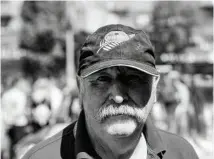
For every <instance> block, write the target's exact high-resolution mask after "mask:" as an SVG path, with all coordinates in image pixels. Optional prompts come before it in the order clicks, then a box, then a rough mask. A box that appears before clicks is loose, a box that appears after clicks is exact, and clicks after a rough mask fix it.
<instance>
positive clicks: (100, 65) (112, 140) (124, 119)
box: [24, 24, 198, 159]
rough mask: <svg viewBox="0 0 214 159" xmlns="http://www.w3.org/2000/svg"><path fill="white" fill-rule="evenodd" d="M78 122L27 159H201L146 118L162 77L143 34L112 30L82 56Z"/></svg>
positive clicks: (92, 40)
mask: <svg viewBox="0 0 214 159" xmlns="http://www.w3.org/2000/svg"><path fill="white" fill-rule="evenodd" d="M77 78H78V86H79V96H80V103H81V105H82V112H81V113H80V116H79V119H78V121H77V122H75V123H73V124H71V125H69V126H68V127H66V128H65V129H64V130H63V131H62V132H60V133H58V134H56V135H55V136H53V137H51V138H50V139H48V140H46V141H44V142H41V143H39V144H38V145H37V146H35V147H34V148H33V149H31V150H30V151H29V152H28V153H27V154H26V155H25V157H24V159H43V158H44V159H48V158H50V159H59V158H63V159H75V158H77V159H100V158H102V159H151V158H155V159H162V158H163V159H181V158H185V159H197V158H198V157H197V155H196V153H195V151H194V150H193V148H192V146H191V145H190V144H189V143H188V142H187V141H185V140H184V139H182V138H181V137H178V136H176V135H173V134H170V133H167V132H165V131H162V130H158V129H156V128H155V127H154V126H153V125H152V122H151V121H150V119H147V117H148V115H149V113H150V111H151V108H152V106H153V105H154V103H155V101H156V88H157V83H158V80H159V73H158V71H157V70H156V68H155V55H154V51H153V47H152V44H151V42H150V40H149V38H148V36H147V35H146V33H145V32H143V31H139V30H135V29H133V28H130V27H128V26H124V25H119V24H118V25H108V26H104V27H102V28H99V29H98V30H97V31H96V32H95V33H93V34H92V35H90V36H89V37H88V38H87V39H86V42H85V43H84V45H83V47H82V49H81V52H80V61H79V70H78V77H77Z"/></svg>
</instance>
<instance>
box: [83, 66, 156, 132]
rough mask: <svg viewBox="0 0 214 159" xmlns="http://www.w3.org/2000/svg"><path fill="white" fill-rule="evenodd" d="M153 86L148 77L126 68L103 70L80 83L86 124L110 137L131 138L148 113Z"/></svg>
mask: <svg viewBox="0 0 214 159" xmlns="http://www.w3.org/2000/svg"><path fill="white" fill-rule="evenodd" d="M152 84H153V77H152V76H151V75H148V74H146V73H144V72H141V71H138V70H136V69H132V68H128V67H111V68H107V69H103V70H101V71H98V72H96V73H94V74H92V75H90V76H89V77H87V78H85V79H83V84H82V86H81V87H84V90H83V91H82V94H81V96H82V104H83V109H84V112H85V116H86V120H87V123H90V125H91V126H92V127H93V124H94V125H96V127H98V128H99V129H101V131H104V132H107V133H108V134H110V135H123V136H124V135H125V136H128V135H130V134H132V133H133V132H134V131H135V130H136V129H137V127H138V126H140V125H142V124H144V122H145V119H146V118H147V115H148V113H149V112H150V110H151V107H152V105H153V102H154V100H150V99H151V98H150V96H151V94H153V93H152V92H153V91H152V88H153V87H152ZM152 96H153V95H152ZM152 99H154V98H152ZM92 123H93V124H92Z"/></svg>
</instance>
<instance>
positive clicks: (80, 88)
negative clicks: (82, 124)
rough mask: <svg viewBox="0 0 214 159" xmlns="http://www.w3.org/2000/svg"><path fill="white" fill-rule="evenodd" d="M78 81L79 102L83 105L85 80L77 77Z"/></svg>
mask: <svg viewBox="0 0 214 159" xmlns="http://www.w3.org/2000/svg"><path fill="white" fill-rule="evenodd" d="M76 80H77V87H78V90H79V101H80V104H81V105H82V102H83V93H84V85H83V79H82V78H81V77H79V76H76Z"/></svg>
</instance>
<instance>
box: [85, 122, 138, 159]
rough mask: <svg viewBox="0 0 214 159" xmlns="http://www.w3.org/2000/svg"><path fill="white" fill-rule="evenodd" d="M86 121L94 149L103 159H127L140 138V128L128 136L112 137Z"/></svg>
mask: <svg viewBox="0 0 214 159" xmlns="http://www.w3.org/2000/svg"><path fill="white" fill-rule="evenodd" d="M87 121H89V120H86V127H87V131H88V134H89V137H90V139H91V142H92V144H93V147H94V148H95V151H96V152H97V153H98V155H99V156H101V157H102V158H103V159H109V158H111V159H129V158H130V156H131V155H132V153H133V151H134V149H135V147H136V145H137V144H138V142H139V139H140V137H141V133H142V128H137V129H136V130H135V132H134V133H133V134H131V135H129V136H126V137H122V136H113V135H109V134H108V133H106V132H103V131H102V130H101V129H100V128H98V127H97V128H96V127H94V125H93V126H91V124H90V123H88V122H87Z"/></svg>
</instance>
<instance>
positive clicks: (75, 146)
mask: <svg viewBox="0 0 214 159" xmlns="http://www.w3.org/2000/svg"><path fill="white" fill-rule="evenodd" d="M143 133H144V135H145V138H146V141H147V147H148V150H147V153H148V155H147V158H148V159H198V157H197V155H196V153H195V151H194V149H193V148H192V146H191V145H190V144H189V143H188V142H187V141H186V140H185V139H183V138H181V137H179V136H177V135H174V134H171V133H168V132H165V131H163V130H159V129H157V128H156V127H154V125H153V124H152V122H151V120H150V119H148V120H147V122H146V125H145V126H144V130H143ZM76 158H77V159H100V158H101V157H99V156H98V154H97V153H96V151H95V150H94V148H93V146H92V143H91V141H90V139H89V136H88V133H87V131H86V127H85V118H84V115H83V113H81V114H80V116H79V119H78V121H77V122H74V123H72V124H71V125H69V126H68V127H66V128H65V129H63V130H62V131H61V132H59V133H57V134H56V135H54V136H53V137H51V138H49V139H47V140H45V141H43V142H40V143H39V144H37V145H36V146H35V147H33V148H32V149H31V150H29V151H28V152H27V153H26V154H25V156H24V157H23V159H76Z"/></svg>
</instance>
